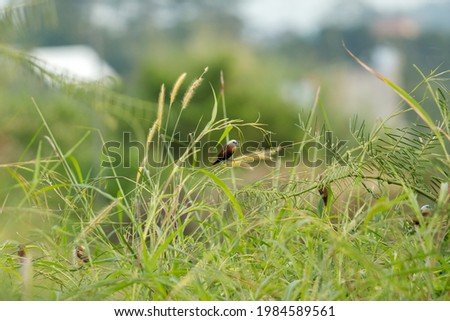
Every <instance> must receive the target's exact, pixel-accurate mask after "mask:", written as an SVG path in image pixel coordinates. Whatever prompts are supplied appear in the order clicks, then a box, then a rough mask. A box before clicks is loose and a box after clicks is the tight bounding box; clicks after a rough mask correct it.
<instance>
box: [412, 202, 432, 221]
mask: <svg viewBox="0 0 450 321" xmlns="http://www.w3.org/2000/svg"><path fill="white" fill-rule="evenodd" d="M420 214H422V216H423V217H424V218H425V217H428V216H430V215H431V206H430V205H428V204H426V205H424V206H422V207H421V208H420ZM412 221H413V223H414V224H416V225H420V221H419V219H418V218H417V217H414V218H413V219H412Z"/></svg>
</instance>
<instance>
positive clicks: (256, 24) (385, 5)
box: [241, 0, 449, 33]
mask: <svg viewBox="0 0 450 321" xmlns="http://www.w3.org/2000/svg"><path fill="white" fill-rule="evenodd" d="M358 1H359V2H362V3H366V4H368V5H370V6H371V7H373V8H374V9H376V10H377V11H380V12H386V13H388V12H395V11H405V10H408V9H416V8H417V7H419V6H420V5H423V4H425V3H426V4H431V3H444V2H449V0H283V1H280V0H244V1H242V2H241V8H242V10H243V13H244V17H245V18H246V21H247V23H248V24H249V25H250V26H251V27H252V28H253V29H254V30H255V31H265V32H270V30H272V31H280V30H293V31H297V32H300V33H309V32H313V31H315V30H316V29H317V28H318V24H319V22H320V21H321V20H323V19H324V18H325V16H327V14H329V13H330V11H331V8H335V5H336V4H337V3H340V4H342V5H345V6H352V5H355V4H356V3H357V2H358Z"/></svg>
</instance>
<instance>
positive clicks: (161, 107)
mask: <svg viewBox="0 0 450 321" xmlns="http://www.w3.org/2000/svg"><path fill="white" fill-rule="evenodd" d="M165 92H166V89H165V87H164V84H162V85H161V90H160V92H159V97H158V112H157V114H156V120H155V122H154V123H153V126H152V127H151V128H150V130H149V132H148V135H147V141H146V145H145V148H146V151H145V153H144V158H143V159H142V162H141V164H140V165H139V170H138V172H137V175H136V184H137V183H139V180H140V178H141V173H142V171H143V170H144V166H145V164H146V163H147V161H148V150H149V149H150V144H151V141H152V139H153V136H155V133H156V130H159V129H160V128H161V124H162V117H163V111H164V98H165Z"/></svg>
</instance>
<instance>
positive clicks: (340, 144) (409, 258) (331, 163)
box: [0, 1, 450, 300]
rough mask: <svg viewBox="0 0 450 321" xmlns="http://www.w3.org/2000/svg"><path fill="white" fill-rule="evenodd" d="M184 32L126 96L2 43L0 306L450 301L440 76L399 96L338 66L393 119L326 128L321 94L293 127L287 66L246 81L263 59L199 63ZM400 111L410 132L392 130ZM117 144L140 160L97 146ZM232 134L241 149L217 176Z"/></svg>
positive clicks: (144, 68) (447, 169) (444, 97)
mask: <svg viewBox="0 0 450 321" xmlns="http://www.w3.org/2000/svg"><path fill="white" fill-rule="evenodd" d="M174 2H175V3H178V2H177V1H174ZM61 3H63V4H64V3H66V5H67V4H70V3H74V2H71V1H61ZM61 3H60V4H59V5H61ZM83 3H84V2H83ZM202 3H203V2H202ZM203 4H204V3H203ZM207 8H209V9H210V10H212V11H214V6H212V7H207ZM57 9H58V8H57ZM73 10H74V11H76V10H80V7H79V6H74V8H73ZM44 13H45V14H48V12H44ZM179 14H180V13H179ZM50 16H52V14H51V13H50ZM56 16H57V17H61V15H58V14H56ZM23 17H25V18H26V17H27V15H26V14H25V15H24V16H23ZM228 18H230V17H228ZM5 19H6V18H4V19H3V20H5ZM67 19H68V20H67V24H68V25H71V24H75V23H77V22H76V21H73V20H70V17H68V18H67ZM230 19H231V18H230ZM225 20H226V21H228V22H229V20H227V19H225ZM27 21H28V20H27ZM45 21H46V23H50V24H52V23H55V22H54V20H52V19H49V20H45ZM45 21H42V20H39V19H37V21H34V23H36V24H37V25H41V24H44V25H45V23H44V22H45ZM184 23H186V24H188V23H187V22H186V21H184ZM199 23H200V22H199ZM204 23H206V22H204ZM200 24H201V23H200ZM235 26H237V27H238V26H239V25H238V24H235ZM135 27H138V26H136V25H135ZM188 27H189V25H186V26H185V28H184V29H183V28H181V29H176V28H174V30H172V32H173V33H174V34H173V35H171V37H172V36H173V37H179V39H180V46H179V52H178V53H173V52H172V53H170V54H169V53H167V51H165V50H164V48H163V46H162V44H163V43H164V42H165V41H164V39H163V40H161V39H159V41H157V39H153V40H155V42H156V43H158V44H159V45H161V47H158V48H156V49H154V50H152V51H151V52H152V53H153V54H154V55H153V56H152V58H151V59H145V58H142V57H140V59H139V61H138V67H136V68H135V69H133V70H135V74H129V75H125V76H124V79H126V80H130V81H132V80H133V81H132V84H133V85H136V87H135V88H128V86H129V85H128V84H116V85H115V87H114V86H113V87H107V86H102V85H100V84H74V83H72V82H70V79H67V78H64V77H59V76H58V75H56V74H52V73H51V72H50V71H49V70H47V69H46V68H45V67H42V66H39V65H37V64H36V60H35V59H33V58H32V57H29V56H28V55H27V54H26V52H24V51H22V50H17V49H13V46H12V45H10V44H4V45H2V46H1V47H0V65H1V66H2V70H3V72H2V73H1V74H0V81H1V83H2V86H0V97H1V100H0V104H1V108H0V116H1V117H0V127H1V128H2V130H1V132H0V181H1V185H0V201H1V205H2V206H1V208H0V284H1V285H2V291H1V292H0V299H2V300H450V260H449V258H450V237H449V227H450V205H449V198H450V196H449V195H450V194H449V186H448V185H449V181H450V153H449V148H450V144H449V142H450V127H449V126H450V125H449V124H450V112H449V94H450V92H449V90H448V87H449V79H448V73H449V72H448V71H443V72H440V71H439V70H442V69H438V70H434V71H432V72H431V73H429V74H426V75H424V74H421V73H420V72H417V71H416V75H418V76H419V77H420V85H419V86H417V87H416V88H415V89H414V90H413V91H412V93H408V92H406V91H404V90H403V89H402V88H400V87H398V86H397V85H396V84H394V83H392V82H391V81H390V80H389V79H387V78H385V77H383V76H382V75H379V74H377V73H376V71H374V70H371V69H370V68H369V67H368V66H366V65H365V64H364V63H362V62H361V61H359V60H358V59H357V58H356V57H354V58H355V59H351V55H352V54H351V53H350V52H349V53H350V55H348V54H346V56H345V57H347V59H349V60H351V63H352V64H353V65H354V66H357V67H360V66H359V65H358V63H359V64H360V65H362V67H364V68H366V69H367V70H368V71H369V73H368V74H370V73H372V74H373V75H374V78H376V77H378V78H379V79H380V80H382V81H383V82H385V83H386V86H387V88H390V89H391V90H392V91H393V92H395V93H396V94H398V95H399V96H400V97H401V99H402V101H403V105H402V109H401V110H399V111H398V113H396V114H393V115H392V116H391V117H390V119H385V120H382V121H380V122H377V123H374V124H368V123H367V122H366V121H365V120H364V115H358V117H356V116H355V117H354V118H353V119H351V120H350V121H349V122H339V123H342V124H344V125H337V123H338V121H337V120H338V119H339V117H338V116H336V115H335V113H333V112H332V111H331V112H330V111H328V110H327V108H324V107H323V105H326V104H325V103H324V100H325V98H322V97H323V96H322V94H321V93H320V91H318V94H317V97H316V101H315V103H314V104H313V106H312V108H311V109H310V110H308V111H301V112H299V113H297V112H296V111H294V110H293V108H292V106H289V104H287V103H285V102H283V101H282V100H281V98H280V97H279V96H276V95H272V93H273V91H271V90H273V88H274V83H276V82H277V79H281V78H282V77H283V74H284V72H286V70H288V69H289V68H287V66H289V64H287V65H283V67H282V68H278V67H279V66H280V65H279V63H278V62H274V61H272V62H273V64H269V63H267V64H264V67H265V68H267V69H258V68H254V67H255V65H256V66H260V63H261V62H263V61H264V62H265V63H266V62H267V61H270V59H271V58H269V60H266V59H267V57H265V58H264V59H263V57H261V55H258V54H256V53H255V52H254V51H252V50H250V49H249V47H246V46H244V45H243V43H241V42H238V43H233V41H234V40H233V39H234V38H233V37H229V38H227V37H226V36H224V37H225V38H226V39H227V41H226V42H224V45H223V48H225V47H229V46H230V44H231V45H232V47H233V49H234V50H236V52H237V53H239V55H238V57H239V59H237V58H236V56H233V55H228V54H223V50H224V49H223V48H214V49H211V50H212V51H209V49H210V48H209V49H208V50H207V49H206V48H205V45H204V43H205V42H203V41H200V40H198V41H195V39H193V38H191V37H187V36H186V37H184V36H185V35H180V34H178V33H177V32H175V31H176V30H178V31H179V30H189V28H188ZM190 27H191V28H197V27H198V26H196V27H195V26H192V25H191V26H190ZM237 27H236V28H237ZM46 28H47V27H46ZM70 30H72V33H74V35H72V37H71V39H77V36H78V37H79V36H80V35H79V34H77V32H79V31H77V30H79V29H76V28H73V26H72V28H71V29H70ZM26 31H27V30H26ZM232 31H233V30H232ZM10 32H11V34H14V35H15V37H17V34H16V33H17V30H13V31H7V32H6V31H5V32H4V33H3V34H2V35H1V36H2V37H3V40H4V41H10V39H11V38H10V37H12V36H11V34H10ZM58 32H61V33H62V32H63V31H61V30H57V29H55V30H54V31H53V33H52V32H49V33H48V34H47V35H46V37H43V36H42V35H40V36H39V35H36V39H41V40H40V41H43V40H42V39H45V41H48V42H49V43H51V39H53V37H54V38H57V35H58ZM159 32H161V31H158V30H156V31H155V32H154V33H152V34H154V35H158V34H159ZM235 32H237V31H235ZM323 32H324V33H326V32H327V31H326V30H325V31H323ZM328 32H329V31H328ZM193 34H195V33H192V34H191V33H189V35H190V36H192V35H193ZM22 36H23V37H24V38H27V37H30V33H29V31H27V32H25V33H24V35H22ZM109 37H111V35H107V36H106V39H107V41H106V46H107V48H109V47H108V46H112V45H111V43H112V40H113V39H109ZM182 39H184V41H185V42H183V41H181V40H182ZM284 40H286V38H284ZM297 40H298V39H297ZM45 41H43V42H45ZM109 41H111V43H110V42H109ZM130 41H131V40H130ZM299 41H300V40H299ZM131 42H132V41H131ZM293 43H294V42H287V41H286V42H284V43H283V42H282V41H281V40H280V47H279V49H280V48H281V45H285V46H290V45H292V44H293ZM40 44H42V43H40ZM296 44H297V45H299V44H300V45H304V46H305V47H304V48H306V47H307V48H308V49H307V50H306V52H310V53H311V54H310V55H309V56H308V57H307V58H305V59H306V61H307V62H305V64H308V63H309V62H310V61H311V60H310V59H316V57H315V55H314V53H313V52H314V51H315V49H314V48H313V47H314V46H313V45H312V44H311V43H308V42H305V43H302V42H296ZM323 44H324V43H322V45H323ZM365 45H367V46H369V45H370V44H365ZM365 45H364V46H365ZM167 46H168V45H167ZM339 46H340V48H341V44H340V43H339ZM319 47H320V46H319ZM118 50H119V51H120V50H123V49H119V48H118ZM280 50H281V49H280ZM158 51H161V53H159V54H157V52H158ZM275 51H276V50H275ZM342 51H343V52H344V53H345V50H342ZM149 52H150V51H149ZM155 52H156V53H155ZM290 52H293V51H290ZM109 54H110V55H111V56H114V55H117V56H116V59H117V60H116V61H123V60H121V59H123V56H121V55H120V52H119V53H117V52H116V53H109ZM183 56H194V57H195V59H194V60H192V59H190V60H189V64H185V63H182V62H181V60H180V57H183ZM166 59H167V60H170V61H175V62H177V63H173V64H167V60H166ZM317 59H319V58H317ZM342 59H343V58H342ZM113 60H114V59H113ZM206 62H207V63H206ZM205 64H208V65H209V66H210V68H209V70H208V71H206V70H205V71H204V72H203V73H202V71H203V70H204V65H205ZM118 65H120V64H119V63H118ZM187 65H189V68H190V70H187V69H185V68H187V67H186V66H187ZM157 66H164V68H157ZM122 68H124V69H126V64H125V65H122ZM246 68H248V69H246ZM118 69H120V68H118ZM268 69H270V72H269V71H268ZM324 69H326V68H324ZM411 69H412V68H411ZM185 70H186V71H187V72H188V74H187V76H186V75H185V74H182V75H181V76H180V77H179V78H178V80H177V77H178V75H179V73H180V72H182V71H185ZM221 70H223V71H224V75H225V79H224V80H223V79H221V77H220V71H221ZM250 70H251V72H250ZM198 74H200V76H197V77H196V76H193V75H198ZM249 74H251V75H252V78H251V79H250V81H249V80H248V78H244V77H242V75H249ZM208 80H209V81H210V84H208ZM163 83H164V84H165V85H162V84H163ZM124 87H125V88H124ZM330 90H331V89H330V88H327V89H326V90H325V91H326V92H329V91H330ZM418 93H420V95H421V96H420V97H421V100H420V102H418V101H416V98H414V97H417V95H418ZM133 95H134V96H138V97H141V98H142V99H137V98H134V97H133ZM149 101H150V102H149ZM263 105H264V106H267V107H265V108H261V109H257V108H254V106H263ZM243 106H244V107H243ZM247 106H248V109H247ZM282 110H285V111H286V112H285V113H281V111H282ZM258 111H260V112H261V117H260V119H259V115H258ZM278 115H279V117H278ZM405 115H406V116H407V117H408V118H409V119H415V120H416V121H415V122H411V123H408V124H407V125H405V126H403V127H400V126H396V127H393V126H392V125H390V121H392V120H395V119H396V118H397V117H403V116H405ZM286 119H289V120H290V122H289V124H286ZM266 120H268V121H267V123H268V125H267V124H266ZM287 127H288V129H286V128H287ZM336 127H339V131H336V130H335V129H336ZM278 130H280V131H283V132H282V133H280V132H279V131H278ZM124 133H130V135H131V138H130V139H131V141H133V142H135V143H136V144H140V145H139V146H142V150H140V147H138V148H136V147H135V148H133V149H132V150H129V151H125V150H119V151H118V153H117V154H111V153H110V152H111V151H116V152H117V150H111V149H106V148H105V143H107V142H113V141H117V142H122V143H123V140H124V137H125V136H124ZM270 137H276V138H277V140H278V141H281V140H282V139H284V140H286V141H289V143H286V144H284V145H278V144H275V145H274V146H272V145H271V144H270V143H271V142H270V141H267V140H268V139H269V138H270ZM280 137H281V138H280ZM229 138H236V139H238V140H239V141H240V142H241V146H242V147H241V150H240V151H239V152H237V153H236V155H235V157H234V159H233V160H232V161H230V162H228V163H226V164H220V165H218V166H210V164H211V160H210V159H209V156H214V155H215V154H216V153H217V151H216V150H215V149H214V148H215V147H217V146H218V145H219V143H220V144H223V143H224V142H226V141H227V140H228V139H229ZM252 141H253V142H264V144H261V146H258V147H260V148H257V149H253V150H250V149H248V148H246V147H245V146H247V145H246V143H248V142H252ZM211 142H212V143H211ZM274 142H275V139H274ZM136 144H135V145H136ZM205 144H207V145H206V146H207V147H211V149H214V151H213V152H208V150H207V149H205V148H204V147H203V146H205ZM208 144H209V145H208ZM253 147H254V145H253ZM270 147H272V148H270ZM138 151H139V153H138ZM141 151H142V153H141ZM128 152H129V155H128V157H127V156H126V153H128ZM117 157H119V158H120V159H121V160H122V161H121V162H120V163H119V164H116V165H117V166H108V162H112V163H114V161H115V160H116V159H117ZM128 159H129V160H130V164H129V166H127V165H126V163H125V162H126V161H127V160H128ZM425 204H429V205H430V206H431V209H432V210H431V215H429V216H426V217H425V216H422V214H421V210H420V208H421V207H422V206H423V205H425Z"/></svg>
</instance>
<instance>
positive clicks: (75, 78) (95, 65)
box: [30, 45, 118, 83]
mask: <svg viewBox="0 0 450 321" xmlns="http://www.w3.org/2000/svg"><path fill="white" fill-rule="evenodd" d="M30 55H31V56H33V57H36V58H37V61H36V63H37V64H38V65H39V67H42V68H44V69H45V70H46V71H48V72H50V73H52V74H54V75H57V76H62V77H64V79H65V80H66V81H69V82H74V83H83V82H101V83H110V82H112V81H113V80H114V79H117V77H118V75H117V73H116V71H114V69H113V68H112V67H111V66H110V65H109V64H108V63H107V62H106V61H104V60H103V59H102V58H101V57H100V56H99V54H98V53H97V52H96V51H95V50H94V49H93V48H91V47H89V46H85V45H74V46H58V47H38V48H34V49H33V50H31V52H30Z"/></svg>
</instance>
